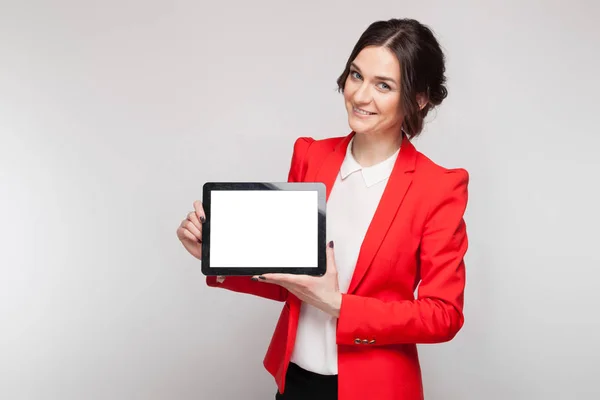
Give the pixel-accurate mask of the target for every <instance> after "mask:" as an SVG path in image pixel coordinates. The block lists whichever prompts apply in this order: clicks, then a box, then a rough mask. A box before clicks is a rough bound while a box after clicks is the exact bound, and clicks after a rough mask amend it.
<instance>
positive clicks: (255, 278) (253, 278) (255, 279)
mask: <svg viewBox="0 0 600 400" xmlns="http://www.w3.org/2000/svg"><path fill="white" fill-rule="evenodd" d="M250 279H251V280H253V281H257V280H258V278H257V277H255V276H253V277H252V278H250Z"/></svg>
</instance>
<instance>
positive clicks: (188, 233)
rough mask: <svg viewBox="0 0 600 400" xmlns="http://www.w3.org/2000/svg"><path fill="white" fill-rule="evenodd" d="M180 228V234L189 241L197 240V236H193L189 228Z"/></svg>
mask: <svg viewBox="0 0 600 400" xmlns="http://www.w3.org/2000/svg"><path fill="white" fill-rule="evenodd" d="M180 229H181V231H182V234H183V236H184V237H185V238H186V239H188V240H190V241H192V242H197V241H198V238H197V237H196V236H194V235H193V234H192V232H190V231H189V230H187V229H185V228H180Z"/></svg>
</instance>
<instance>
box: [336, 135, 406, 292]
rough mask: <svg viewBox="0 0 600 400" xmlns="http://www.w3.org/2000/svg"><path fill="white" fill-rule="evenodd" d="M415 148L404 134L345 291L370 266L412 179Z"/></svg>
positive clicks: (360, 278)
mask: <svg viewBox="0 0 600 400" xmlns="http://www.w3.org/2000/svg"><path fill="white" fill-rule="evenodd" d="M416 158H417V152H416V149H415V148H414V146H413V145H412V143H411V142H410V141H409V139H408V138H407V137H406V136H404V139H403V140H402V145H401V147H400V153H399V154H398V158H397V159H396V163H395V164H394V169H393V170H392V173H391V175H390V178H389V180H388V183H387V185H386V187H385V189H384V191H383V195H382V197H381V200H380V201H379V205H378V206H377V210H376V211H375V215H373V220H372V221H371V224H370V225H369V228H368V229H367V233H366V235H365V238H364V240H363V243H362V246H361V249H360V252H359V254H358V260H357V262H356V267H355V269H354V274H353V276H352V280H351V281H350V286H349V287H348V293H352V292H353V291H355V290H356V288H357V287H358V285H359V283H360V281H361V280H362V278H363V277H364V275H365V273H366V272H367V270H368V269H369V267H370V266H371V263H372V262H373V258H374V257H375V255H376V254H377V251H378V250H379V247H380V246H381V243H382V242H383V239H384V238H385V235H386V234H387V232H388V230H389V228H390V226H391V224H392V222H393V221H394V217H395V215H396V212H397V211H398V208H399V207H400V204H402V200H403V199H404V196H405V194H406V192H407V190H408V188H409V187H410V184H411V182H412V171H414V169H415V163H416Z"/></svg>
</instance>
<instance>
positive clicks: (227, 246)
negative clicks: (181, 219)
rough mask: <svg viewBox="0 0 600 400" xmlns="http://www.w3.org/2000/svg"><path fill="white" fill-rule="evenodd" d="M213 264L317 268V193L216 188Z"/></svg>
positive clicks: (211, 240) (213, 217) (211, 244)
mask: <svg viewBox="0 0 600 400" xmlns="http://www.w3.org/2000/svg"><path fill="white" fill-rule="evenodd" d="M210 212H211V216H210V219H211V221H210V266H211V267H213V268H234V267H241V268H255V267H260V268H269V267H280V268H281V267H283V268H286V267H289V268H309V267H310V268H316V267H317V266H318V192H317V191H279V190H237V191H236V190H215V191H212V192H211V204H210Z"/></svg>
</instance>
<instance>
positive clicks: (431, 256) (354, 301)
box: [207, 132, 469, 400]
mask: <svg viewBox="0 0 600 400" xmlns="http://www.w3.org/2000/svg"><path fill="white" fill-rule="evenodd" d="M353 134H354V133H353V132H352V133H350V134H349V135H348V136H346V137H338V138H330V139H324V140H315V139H313V138H308V137H303V138H299V139H297V140H296V142H295V144H294V153H293V156H292V162H291V168H290V171H289V176H288V181H290V182H323V183H325V185H326V186H327V197H329V194H330V193H331V189H332V186H333V184H334V182H335V179H336V176H337V174H338V172H339V170H340V166H341V164H342V161H343V159H344V156H345V153H346V147H347V144H348V142H349V141H350V138H351V137H352V136H353ZM468 180H469V175H468V173H467V171H465V170H464V169H446V168H443V167H441V166H438V165H436V164H435V163H433V162H432V161H431V160H429V159H428V158H427V157H425V156H424V155H423V154H421V153H419V152H418V151H417V150H416V149H415V148H414V147H413V145H412V144H411V142H410V141H409V140H408V139H407V138H405V139H404V140H403V142H402V147H401V149H400V153H399V156H398V158H397V161H396V163H395V165H394V169H393V171H392V174H391V176H390V178H389V180H388V184H387V187H386V188H385V191H384V193H383V197H382V198H381V201H380V203H379V206H378V208H377V211H376V213H375V215H374V217H373V220H372V222H371V225H370V226H369V229H368V231H367V234H366V236H365V239H364V242H363V244H362V247H361V249H360V254H359V257H358V261H357V263H356V268H355V271H354V275H353V277H352V280H351V283H350V287H349V288H348V291H347V293H345V294H343V295H342V305H341V310H340V316H339V319H338V323H337V344H338V382H339V399H340V400H365V399H377V400H396V399H397V400H421V399H423V386H422V380H421V369H420V366H419V358H418V354H417V346H416V345H417V344H420V343H441V342H446V341H449V340H450V339H452V338H453V337H454V336H455V335H456V334H457V332H458V331H459V330H460V329H461V327H462V325H463V313H462V310H463V293H464V287H465V266H464V261H463V257H464V255H465V253H466V251H467V233H466V227H465V222H464V220H463V214H464V212H465V208H466V205H467V185H468ZM207 284H208V285H209V286H214V287H222V288H225V289H229V290H233V291H236V292H243V293H250V294H254V295H257V296H261V297H265V298H269V299H273V300H278V301H283V302H285V305H284V307H283V310H282V311H281V315H280V317H279V321H278V323H277V326H276V328H275V332H274V334H273V338H272V339H271V343H270V345H269V348H268V350H267V353H266V356H265V358H264V362H263V363H264V366H265V368H266V369H267V371H268V372H269V373H271V374H272V375H273V377H274V378H275V380H276V383H277V386H278V388H279V390H280V391H281V392H283V391H284V390H285V385H284V383H285V375H286V371H287V367H288V363H289V360H290V356H291V353H292V349H293V347H294V340H295V336H296V328H297V326H298V315H299V311H300V300H299V299H298V298H297V297H295V296H294V295H292V294H291V293H288V292H287V290H286V289H284V288H282V287H280V286H278V285H274V284H270V283H264V282H255V281H251V280H250V278H249V277H227V278H226V279H225V281H224V282H223V283H217V282H216V279H215V277H207ZM417 286H418V296H417V298H416V299H415V296H414V292H415V290H416V288H417Z"/></svg>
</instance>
